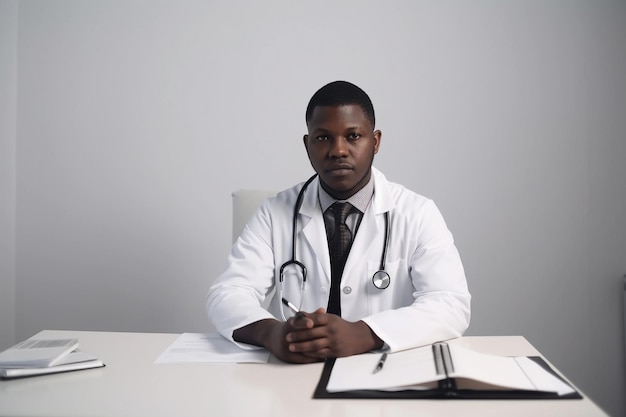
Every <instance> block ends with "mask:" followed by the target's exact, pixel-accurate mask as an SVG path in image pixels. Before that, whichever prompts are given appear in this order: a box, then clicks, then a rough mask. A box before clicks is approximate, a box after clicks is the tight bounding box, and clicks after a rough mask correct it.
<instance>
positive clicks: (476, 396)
mask: <svg viewBox="0 0 626 417" xmlns="http://www.w3.org/2000/svg"><path fill="white" fill-rule="evenodd" d="M528 358H529V359H531V360H532V361H534V362H536V363H537V364H539V365H540V366H541V367H542V368H544V369H545V370H547V371H548V372H550V373H551V374H552V375H554V376H556V377H557V378H559V379H560V380H561V381H563V382H565V383H566V384H568V385H570V384H569V383H568V382H567V381H565V380H564V379H563V378H562V377H561V376H560V375H559V374H557V373H556V372H555V371H554V369H552V368H551V367H550V366H549V365H548V364H547V363H546V361H544V360H543V358H541V357H539V356H529V357H528ZM334 364H335V359H327V360H326V362H325V363H324V369H323V370H322V375H321V377H320V380H319V382H318V384H317V387H316V388H315V392H314V394H313V398H319V399H322V398H323V399H333V398H335V399H347V398H354V399H359V398H360V399H367V398H370V399H408V400H410V399H413V400H416V399H429V400H431V399H442V400H453V399H458V400H576V399H578V400H580V399H582V398H583V397H582V395H580V393H579V392H578V391H574V392H572V393H570V394H565V395H559V394H557V393H552V392H542V391H521V390H460V389H457V388H456V386H455V384H454V379H445V380H443V381H441V382H440V383H439V387H438V388H436V389H429V390H402V391H380V390H354V391H342V392H328V391H326V386H327V385H328V379H329V378H330V372H331V371H332V369H333V366H334Z"/></svg>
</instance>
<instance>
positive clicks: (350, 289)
mask: <svg viewBox="0 0 626 417" xmlns="http://www.w3.org/2000/svg"><path fill="white" fill-rule="evenodd" d="M351 292H352V288H351V287H348V286H345V287H343V293H344V294H350V293H351Z"/></svg>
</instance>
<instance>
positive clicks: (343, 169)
mask: <svg viewBox="0 0 626 417" xmlns="http://www.w3.org/2000/svg"><path fill="white" fill-rule="evenodd" d="M352 171H353V168H352V166H351V165H349V164H341V165H334V166H332V167H329V168H327V169H326V173H327V174H329V175H333V176H343V175H348V174H349V173H350V172H352Z"/></svg>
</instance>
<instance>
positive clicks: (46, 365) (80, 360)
mask: <svg viewBox="0 0 626 417" xmlns="http://www.w3.org/2000/svg"><path fill="white" fill-rule="evenodd" d="M77 348H78V339H50V340H49V339H28V340H25V341H23V342H21V343H18V344H17V345H15V346H13V347H10V348H9V349H7V350H5V351H4V352H0V378H3V379H8V378H19V377H26V376H34V375H43V374H51V373H57V372H67V371H75V370H79V369H89V368H97V367H101V366H104V364H103V363H102V361H101V360H100V359H98V358H97V357H95V356H93V355H91V354H88V353H85V352H80V351H78V350H77Z"/></svg>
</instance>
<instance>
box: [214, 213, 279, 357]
mask: <svg viewBox="0 0 626 417" xmlns="http://www.w3.org/2000/svg"><path fill="white" fill-rule="evenodd" d="M270 224H271V217H270V215H269V202H268V201H266V202H265V203H264V204H263V205H262V206H261V207H260V208H259V210H257V212H256V214H255V215H254V216H253V218H252V219H251V220H250V222H249V223H248V224H247V225H246V227H245V228H244V230H243V232H242V234H241V236H240V237H239V238H238V239H237V241H236V242H235V244H234V245H233V246H232V248H231V252H230V255H229V257H228V268H227V270H226V271H225V272H224V273H223V274H222V275H221V276H219V277H218V278H217V280H216V281H215V283H214V284H213V285H212V286H211V288H210V289H209V294H208V297H207V302H206V309H207V314H208V316H209V319H210V320H211V321H212V322H213V324H214V325H215V328H216V329H217V331H218V332H219V333H220V334H222V335H223V336H224V337H225V338H226V339H228V340H230V341H233V342H234V343H236V344H238V345H239V346H240V347H242V348H244V349H253V348H255V347H254V346H251V345H247V344H241V343H237V342H235V341H234V340H233V331H234V330H236V329H239V328H241V327H244V326H246V325H248V324H251V323H254V322H257V321H259V320H263V319H269V318H274V316H273V315H272V314H271V313H269V312H268V311H267V310H266V309H264V308H263V307H262V306H261V303H262V302H263V301H264V300H265V296H266V294H267V293H268V291H269V289H270V287H271V286H272V285H273V276H274V262H273V259H274V257H273V251H272V247H271V243H270V242H271V239H270V236H271V232H270V229H271V227H270Z"/></svg>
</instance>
